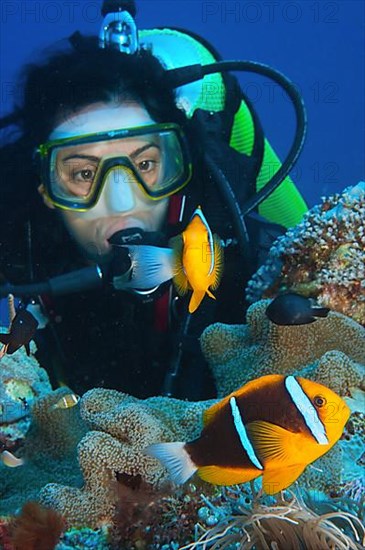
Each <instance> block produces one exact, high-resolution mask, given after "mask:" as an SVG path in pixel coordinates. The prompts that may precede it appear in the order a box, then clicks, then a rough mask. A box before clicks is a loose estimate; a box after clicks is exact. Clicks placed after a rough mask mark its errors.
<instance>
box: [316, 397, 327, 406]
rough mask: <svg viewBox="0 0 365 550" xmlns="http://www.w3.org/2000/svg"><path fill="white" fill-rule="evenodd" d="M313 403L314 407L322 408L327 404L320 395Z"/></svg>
mask: <svg viewBox="0 0 365 550" xmlns="http://www.w3.org/2000/svg"><path fill="white" fill-rule="evenodd" d="M313 401H314V404H315V405H316V407H323V406H324V405H325V404H326V403H327V401H326V399H325V398H324V397H323V396H322V395H316V396H315V398H314V399H313Z"/></svg>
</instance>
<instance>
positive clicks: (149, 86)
mask: <svg viewBox="0 0 365 550" xmlns="http://www.w3.org/2000/svg"><path fill="white" fill-rule="evenodd" d="M70 42H71V43H72V46H73V47H72V48H70V47H68V49H67V50H64V51H62V52H60V51H58V52H53V53H52V55H51V56H49V57H48V59H46V60H44V61H43V62H41V63H39V64H31V65H28V66H27V67H26V68H25V69H24V70H23V72H22V77H21V81H22V83H23V86H22V88H23V90H24V92H23V96H22V99H21V101H20V102H19V104H18V105H17V106H16V108H15V110H14V112H13V114H12V115H10V116H7V117H6V119H3V120H2V121H0V127H1V126H2V127H4V126H6V125H8V124H9V123H10V124H11V123H15V124H16V125H17V126H18V127H19V129H20V130H21V136H20V138H19V139H18V140H17V141H15V142H13V143H9V142H8V143H6V144H5V145H4V146H3V147H2V148H1V149H0V167H1V195H2V201H1V204H0V218H1V219H0V225H1V226H2V228H0V230H1V233H2V235H3V236H4V235H5V237H4V239H5V241H4V242H5V243H6V244H5V245H4V246H3V248H2V252H3V253H5V256H8V254H6V251H5V248H6V249H9V255H11V254H10V253H12V252H13V250H12V249H13V247H14V238H16V239H17V243H18V244H17V247H18V246H19V242H20V241H21V240H23V239H21V236H20V233H21V232H22V231H23V229H22V228H21V225H22V224H23V223H25V220H27V219H29V218H30V219H33V222H32V225H33V227H34V228H36V227H37V231H35V233H37V235H38V241H39V243H38V244H39V248H40V249H42V253H41V254H40V255H41V256H42V258H40V263H42V261H41V260H42V259H43V260H44V259H45V257H46V256H47V259H48V262H49V263H51V264H52V263H53V260H52V259H51V258H50V256H52V254H54V256H55V258H54V262H55V263H57V261H58V259H59V258H58V254H59V253H56V252H54V253H53V252H52V250H54V251H55V250H56V249H57V246H56V244H55V243H56V242H58V243H59V242H65V239H66V238H67V236H66V233H65V230H64V228H63V224H62V223H61V222H60V221H58V217H57V216H56V217H55V215H54V213H53V212H49V211H46V210H47V209H44V207H43V205H42V203H41V200H40V197H39V195H38V193H37V191H36V188H37V182H38V177H37V172H36V168H35V167H34V166H33V162H32V158H33V153H34V150H35V148H36V147H37V146H38V145H39V144H41V143H43V142H44V141H46V140H47V139H48V136H49V135H50V133H51V132H52V130H53V129H54V128H55V126H56V125H58V124H59V123H60V121H62V120H64V119H65V118H67V117H68V116H71V115H72V114H74V113H76V112H77V111H79V110H80V109H82V108H84V107H86V106H88V105H91V104H94V103H100V102H103V103H110V102H111V103H115V104H118V103H123V102H128V101H134V102H137V103H140V104H142V105H143V106H144V107H145V108H146V110H147V111H148V113H149V115H150V116H151V118H152V119H153V120H155V121H156V122H175V123H177V124H180V126H182V127H185V130H186V131H187V132H188V133H189V130H188V129H187V128H186V126H187V118H186V116H185V114H184V113H183V111H182V110H180V109H179V108H178V107H177V106H176V103H175V93H174V90H172V89H171V88H168V87H167V86H165V85H164V81H163V74H164V68H163V67H162V65H161V63H160V62H159V61H158V59H157V58H155V57H154V56H153V55H152V53H151V52H150V51H149V50H145V49H141V50H140V51H139V52H138V53H136V54H134V55H127V54H123V53H120V52H119V51H116V50H110V49H100V48H99V47H98V41H97V38H96V37H83V36H81V35H80V34H78V33H75V35H73V36H72V37H71V38H70ZM188 139H189V138H188ZM192 149H193V150H194V154H195V150H196V149H197V148H196V147H192ZM56 220H57V221H56ZM4 227H5V228H4ZM14 228H15V229H14ZM14 231H15V232H16V231H18V232H19V235H16V236H15V237H14V235H15V233H14ZM58 235H59V236H58ZM34 239H35V237H34V238H33V241H34ZM53 241H54V242H53ZM47 243H48V244H47ZM45 247H47V249H48V252H47V253H46V252H45V250H44V248H45ZM59 248H60V247H59V246H58V250H59ZM63 248H64V247H63ZM3 257H4V256H3ZM56 260H57V261H56ZM0 275H1V274H0Z"/></svg>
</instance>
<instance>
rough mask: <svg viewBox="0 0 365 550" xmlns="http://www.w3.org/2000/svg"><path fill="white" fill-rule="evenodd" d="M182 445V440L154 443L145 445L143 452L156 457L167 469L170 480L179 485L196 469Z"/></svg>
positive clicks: (183, 444)
mask: <svg viewBox="0 0 365 550" xmlns="http://www.w3.org/2000/svg"><path fill="white" fill-rule="evenodd" d="M184 447H185V443H184V442H182V441H175V442H173V443H155V444H153V445H150V446H149V447H147V449H146V451H145V452H146V453H147V454H148V455H150V456H153V457H154V458H157V459H158V460H159V461H160V462H161V464H162V465H163V466H164V467H165V468H166V469H167V470H168V472H169V474H170V477H171V480H172V481H173V482H174V483H176V484H178V485H181V484H183V483H185V481H187V480H188V479H189V478H190V477H191V476H192V475H193V474H194V473H195V472H196V471H197V469H198V468H197V466H196V465H195V464H194V462H193V461H192V460H191V458H190V456H189V453H188V452H187V451H186V449H185V448H184Z"/></svg>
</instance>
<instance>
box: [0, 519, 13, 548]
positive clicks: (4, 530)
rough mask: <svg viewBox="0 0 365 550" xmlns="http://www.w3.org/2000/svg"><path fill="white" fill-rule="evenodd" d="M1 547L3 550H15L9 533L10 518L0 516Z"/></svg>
mask: <svg viewBox="0 0 365 550" xmlns="http://www.w3.org/2000/svg"><path fill="white" fill-rule="evenodd" d="M0 548H1V549H2V550H14V546H13V545H12V543H11V539H10V533H9V519H8V518H2V517H0Z"/></svg>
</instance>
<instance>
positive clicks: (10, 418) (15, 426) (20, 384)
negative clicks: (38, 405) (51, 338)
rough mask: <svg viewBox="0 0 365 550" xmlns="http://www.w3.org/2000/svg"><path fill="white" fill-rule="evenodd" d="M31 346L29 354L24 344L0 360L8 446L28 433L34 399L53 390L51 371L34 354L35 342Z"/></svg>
mask: <svg viewBox="0 0 365 550" xmlns="http://www.w3.org/2000/svg"><path fill="white" fill-rule="evenodd" d="M30 347H31V355H30V356H29V357H28V356H27V354H26V353H25V350H24V348H20V349H18V350H17V351H16V352H15V353H13V354H11V355H4V357H3V358H2V359H1V361H0V442H1V443H2V445H3V446H4V447H6V448H8V449H11V448H12V447H13V446H14V445H15V443H18V442H19V441H20V440H22V439H23V438H24V437H25V434H26V433H27V431H28V429H29V426H30V409H31V407H32V405H33V403H34V402H35V401H36V400H37V399H38V398H39V397H42V396H44V395H47V394H48V393H49V392H51V391H52V387H51V384H50V381H49V378H48V374H47V372H46V371H45V370H44V369H43V368H41V367H40V366H39V364H38V362H37V360H36V359H35V357H34V355H33V354H34V353H35V352H36V345H35V343H34V342H31V343H30Z"/></svg>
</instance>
